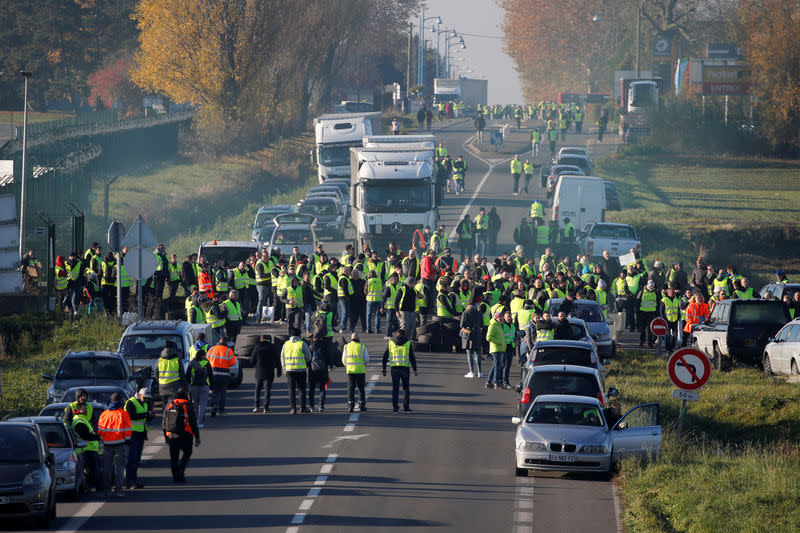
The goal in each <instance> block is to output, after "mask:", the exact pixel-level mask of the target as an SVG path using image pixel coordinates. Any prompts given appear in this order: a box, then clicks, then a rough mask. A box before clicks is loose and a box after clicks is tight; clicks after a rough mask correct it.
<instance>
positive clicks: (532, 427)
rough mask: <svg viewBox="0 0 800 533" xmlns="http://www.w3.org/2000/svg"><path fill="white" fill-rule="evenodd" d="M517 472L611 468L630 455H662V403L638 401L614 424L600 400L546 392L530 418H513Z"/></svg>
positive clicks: (582, 470)
mask: <svg viewBox="0 0 800 533" xmlns="http://www.w3.org/2000/svg"><path fill="white" fill-rule="evenodd" d="M511 421H512V423H514V424H516V425H517V434H516V436H515V439H514V444H515V445H514V450H515V452H516V474H517V476H527V475H528V471H529V470H554V471H566V472H609V471H610V470H611V469H612V468H613V466H614V465H615V464H617V463H619V462H620V461H621V460H622V459H625V458H627V457H638V458H640V459H648V458H651V457H652V458H658V457H659V456H660V455H661V411H660V408H659V404H657V403H645V404H641V405H637V406H636V407H633V408H632V409H630V410H629V411H628V412H627V413H625V414H624V415H623V416H622V417H621V418H620V419H619V420H618V421H617V422H616V423H615V424H614V425H613V426H610V425H609V423H608V421H607V420H606V417H605V415H604V413H603V405H602V403H601V402H600V401H599V400H597V399H596V398H587V397H585V396H576V395H558V394H546V395H541V396H539V397H537V398H536V399H535V400H534V402H533V405H532V406H531V409H530V410H529V411H528V412H527V413H526V414H525V416H515V417H513V418H512V419H511Z"/></svg>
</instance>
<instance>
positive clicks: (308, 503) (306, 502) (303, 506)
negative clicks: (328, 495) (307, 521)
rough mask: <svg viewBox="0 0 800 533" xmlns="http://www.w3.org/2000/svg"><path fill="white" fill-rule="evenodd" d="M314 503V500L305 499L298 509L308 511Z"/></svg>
mask: <svg viewBox="0 0 800 533" xmlns="http://www.w3.org/2000/svg"><path fill="white" fill-rule="evenodd" d="M313 504H314V500H303V502H302V503H301V504H300V507H298V509H299V510H301V511H308V510H309V509H311V506H312V505H313Z"/></svg>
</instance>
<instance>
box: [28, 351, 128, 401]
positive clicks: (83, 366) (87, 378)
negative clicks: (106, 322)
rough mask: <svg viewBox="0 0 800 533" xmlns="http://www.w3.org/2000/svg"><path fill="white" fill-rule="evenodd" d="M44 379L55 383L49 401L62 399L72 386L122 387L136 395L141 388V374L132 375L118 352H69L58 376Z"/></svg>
mask: <svg viewBox="0 0 800 533" xmlns="http://www.w3.org/2000/svg"><path fill="white" fill-rule="evenodd" d="M42 378H43V379H45V380H47V381H52V382H53V383H52V385H50V388H48V389H47V403H50V402H58V401H61V398H63V397H64V393H65V392H66V391H67V389H70V388H72V387H85V386H86V385H109V386H112V387H120V388H121V389H124V390H126V391H127V396H126V397H130V396H133V394H134V393H135V392H136V391H137V390H138V385H137V383H136V379H137V377H136V376H134V375H133V374H131V372H130V369H129V368H128V364H127V363H126V362H125V359H124V358H123V357H122V356H121V355H119V354H118V353H116V352H99V351H98V352H73V351H68V352H67V354H66V355H65V356H64V359H62V360H61V363H60V364H59V365H58V369H57V370H56V373H55V375H51V374H42ZM73 400H74V398H73Z"/></svg>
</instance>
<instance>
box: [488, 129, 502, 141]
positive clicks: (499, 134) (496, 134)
mask: <svg viewBox="0 0 800 533" xmlns="http://www.w3.org/2000/svg"><path fill="white" fill-rule="evenodd" d="M489 144H503V132H500V131H493V132H492V136H491V137H490V138H489Z"/></svg>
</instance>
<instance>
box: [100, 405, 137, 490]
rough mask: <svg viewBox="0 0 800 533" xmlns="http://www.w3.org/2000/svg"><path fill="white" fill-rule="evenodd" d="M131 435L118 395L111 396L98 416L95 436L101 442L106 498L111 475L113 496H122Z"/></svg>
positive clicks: (109, 487)
mask: <svg viewBox="0 0 800 533" xmlns="http://www.w3.org/2000/svg"><path fill="white" fill-rule="evenodd" d="M132 433H133V427H132V423H131V417H130V415H129V414H128V412H127V411H126V410H125V409H124V408H123V406H122V402H121V401H120V395H119V393H118V392H115V393H113V394H112V395H111V403H109V404H108V408H107V409H106V410H105V411H103V414H101V415H100V420H99V421H98V422H97V434H98V435H100V438H101V439H102V441H103V488H104V489H105V496H106V498H110V497H111V482H112V474H113V482H114V495H115V496H122V495H123V493H122V480H123V479H124V476H125V465H126V464H127V463H128V441H129V440H130V438H131V434H132Z"/></svg>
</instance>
